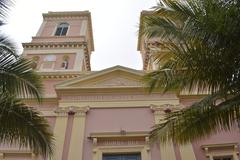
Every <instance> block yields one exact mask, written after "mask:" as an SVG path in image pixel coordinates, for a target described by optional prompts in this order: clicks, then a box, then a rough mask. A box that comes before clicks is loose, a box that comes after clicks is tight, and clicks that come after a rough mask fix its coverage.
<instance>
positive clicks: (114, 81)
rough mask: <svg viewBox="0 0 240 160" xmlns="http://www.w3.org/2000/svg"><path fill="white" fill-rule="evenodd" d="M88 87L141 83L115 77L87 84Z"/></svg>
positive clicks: (137, 84) (139, 84) (135, 84)
mask: <svg viewBox="0 0 240 160" xmlns="http://www.w3.org/2000/svg"><path fill="white" fill-rule="evenodd" d="M88 86H89V87H114V86H121V87H125V86H135V87H136V86H143V83H142V82H140V81H136V80H130V79H127V78H124V77H115V78H112V79H107V80H104V81H100V82H95V83H93V84H89V85H88Z"/></svg>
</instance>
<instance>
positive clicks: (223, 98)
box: [142, 0, 240, 143]
mask: <svg viewBox="0 0 240 160" xmlns="http://www.w3.org/2000/svg"><path fill="white" fill-rule="evenodd" d="M144 21H145V22H144V23H143V26H142V28H143V35H144V37H147V38H149V39H150V40H151V38H154V40H157V41H159V42H160V44H161V45H159V46H157V47H156V48H150V49H151V54H152V55H151V56H152V58H153V59H155V62H156V63H158V66H159V69H158V70H156V71H153V72H151V73H148V74H147V75H146V76H145V80H146V82H147V84H148V87H149V89H150V91H153V90H154V89H159V88H162V89H163V91H164V92H166V91H169V90H172V89H175V90H177V91H182V90H188V93H190V94H191V92H193V91H196V90H197V92H198V93H200V92H201V93H204V92H207V93H210V95H209V96H207V97H206V98H204V99H203V100H201V101H200V102H196V103H195V104H194V105H192V106H190V107H189V108H186V109H184V110H182V111H177V112H173V113H170V114H169V115H168V116H167V117H166V118H165V119H164V120H163V121H162V122H161V123H160V124H159V125H157V126H156V128H155V129H154V130H153V132H152V135H151V137H152V138H153V139H156V138H159V139H161V141H166V140H169V139H173V140H174V141H176V142H179V143H185V142H189V141H192V140H194V139H199V138H202V137H206V136H208V135H210V134H213V133H216V132H219V131H222V130H231V129H232V127H234V126H236V124H237V123H238V122H239V105H240V101H239V100H238V99H239V93H240V63H239V62H240V47H239V46H240V38H239V37H240V28H239V26H240V3H239V1H234V0H229V1H224V0H205V1H192V0H187V1H171V0H161V1H160V3H159V4H158V5H157V6H156V7H155V12H154V13H153V14H152V15H148V16H147V18H145V19H144ZM150 42H151V41H150ZM216 102H218V103H219V102H221V103H220V104H216Z"/></svg>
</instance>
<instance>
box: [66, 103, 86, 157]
mask: <svg viewBox="0 0 240 160" xmlns="http://www.w3.org/2000/svg"><path fill="white" fill-rule="evenodd" d="M71 108H72V109H71V112H72V114H74V120H73V126H72V127H73V128H72V135H71V141H70V147H69V154H68V159H71V160H79V159H82V156H83V141H84V133H85V120H86V113H87V111H88V110H89V107H71Z"/></svg>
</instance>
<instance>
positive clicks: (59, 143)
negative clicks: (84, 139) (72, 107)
mask: <svg viewBox="0 0 240 160" xmlns="http://www.w3.org/2000/svg"><path fill="white" fill-rule="evenodd" d="M55 113H56V114H57V117H56V123H55V127H54V136H55V142H56V143H55V146H56V147H55V153H54V155H53V160H60V159H62V153H63V145H64V140H65V133H66V128H67V120H68V111H67V110H64V109H62V108H58V109H57V110H56V111H55Z"/></svg>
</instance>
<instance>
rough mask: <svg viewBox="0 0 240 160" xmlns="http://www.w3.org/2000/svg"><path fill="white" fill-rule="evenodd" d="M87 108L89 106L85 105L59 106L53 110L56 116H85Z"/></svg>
mask: <svg viewBox="0 0 240 160" xmlns="http://www.w3.org/2000/svg"><path fill="white" fill-rule="evenodd" d="M88 110H89V106H86V107H75V106H70V107H59V108H57V109H56V110H55V111H54V112H55V113H56V114H57V115H58V116H67V115H74V116H85V115H86V113H87V111H88Z"/></svg>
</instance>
